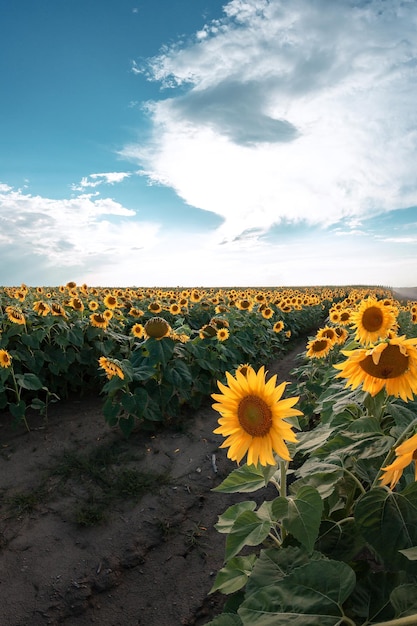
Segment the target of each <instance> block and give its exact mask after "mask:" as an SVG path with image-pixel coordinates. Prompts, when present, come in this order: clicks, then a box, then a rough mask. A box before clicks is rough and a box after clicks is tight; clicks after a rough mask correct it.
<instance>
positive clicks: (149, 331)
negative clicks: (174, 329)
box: [144, 317, 171, 339]
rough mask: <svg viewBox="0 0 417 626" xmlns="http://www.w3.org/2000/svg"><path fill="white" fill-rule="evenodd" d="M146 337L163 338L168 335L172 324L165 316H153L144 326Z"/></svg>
mask: <svg viewBox="0 0 417 626" xmlns="http://www.w3.org/2000/svg"><path fill="white" fill-rule="evenodd" d="M144 331H145V336H146V338H151V337H152V338H153V339H163V338H164V337H168V335H169V334H170V332H171V326H170V325H169V324H168V322H167V321H166V320H164V318H163V317H151V319H149V320H148V321H147V322H146V324H145V326H144Z"/></svg>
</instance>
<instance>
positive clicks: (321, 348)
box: [307, 337, 333, 359]
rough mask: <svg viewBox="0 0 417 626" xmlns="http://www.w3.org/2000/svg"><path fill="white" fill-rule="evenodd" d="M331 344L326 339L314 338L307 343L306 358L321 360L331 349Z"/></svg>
mask: <svg viewBox="0 0 417 626" xmlns="http://www.w3.org/2000/svg"><path fill="white" fill-rule="evenodd" d="M332 346H333V344H332V342H331V341H330V339H328V338H327V337H319V338H317V337H315V338H314V339H311V340H310V341H309V342H308V343H307V356H308V357H309V358H310V359H323V358H324V357H325V356H327V355H328V354H329V352H330V350H331V349H332Z"/></svg>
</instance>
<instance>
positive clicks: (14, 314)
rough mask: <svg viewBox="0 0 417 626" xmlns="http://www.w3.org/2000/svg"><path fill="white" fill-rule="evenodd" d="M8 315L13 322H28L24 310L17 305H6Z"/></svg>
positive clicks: (22, 323)
mask: <svg viewBox="0 0 417 626" xmlns="http://www.w3.org/2000/svg"><path fill="white" fill-rule="evenodd" d="M6 313H7V317H8V318H9V320H10V321H11V322H13V324H21V325H24V324H26V318H25V316H24V314H23V313H22V311H21V310H20V309H18V308H16V307H15V306H6Z"/></svg>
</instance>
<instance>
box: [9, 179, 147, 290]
mask: <svg viewBox="0 0 417 626" xmlns="http://www.w3.org/2000/svg"><path fill="white" fill-rule="evenodd" d="M135 215H136V214H135V212H134V211H132V210H130V209H127V208H125V207H123V206H122V205H121V204H120V203H118V202H115V201H114V200H112V199H111V198H97V197H96V196H95V195H94V194H80V195H78V196H77V197H74V198H71V199H64V200H55V199H51V198H44V197H41V196H32V195H30V194H28V193H22V191H20V190H14V189H12V188H11V187H9V186H8V185H2V186H0V232H1V245H2V255H3V256H6V257H7V256H10V254H9V253H8V252H7V250H8V249H10V250H12V251H13V256H14V258H15V259H18V258H19V257H20V256H24V257H25V258H26V259H30V257H31V256H36V257H37V258H39V257H40V258H42V260H43V263H44V264H45V265H47V266H49V268H52V267H54V268H57V267H61V268H65V266H69V267H78V268H79V270H80V272H81V273H82V270H83V268H86V267H87V266H89V267H91V266H94V264H95V263H96V264H98V263H99V264H100V265H101V266H102V267H103V268H104V269H105V268H107V267H109V266H111V265H113V264H114V263H115V260H117V262H118V263H123V262H124V261H125V262H129V261H130V262H132V263H134V261H135V255H137V253H138V251H139V250H143V249H146V250H148V249H152V247H153V246H155V245H156V243H157V240H158V231H159V225H158V224H156V223H151V222H138V221H137V220H135V219H134V218H135ZM2 269H3V272H2V273H4V276H3V277H0V283H1V284H10V282H9V274H10V271H11V269H12V268H11V266H10V264H8V267H7V268H6V267H4V266H3V267H2Z"/></svg>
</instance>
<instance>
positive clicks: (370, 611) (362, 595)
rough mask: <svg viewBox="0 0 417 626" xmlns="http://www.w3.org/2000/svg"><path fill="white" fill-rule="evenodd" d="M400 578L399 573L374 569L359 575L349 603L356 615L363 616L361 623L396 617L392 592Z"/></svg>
mask: <svg viewBox="0 0 417 626" xmlns="http://www.w3.org/2000/svg"><path fill="white" fill-rule="evenodd" d="M398 579H399V576H398V574H397V573H395V574H393V573H391V572H373V571H369V572H368V573H367V575H366V576H363V575H361V576H360V577H359V579H358V581H357V584H356V587H355V589H354V591H353V593H352V595H351V596H350V598H349V600H348V605H349V606H350V607H352V610H353V612H354V614H355V615H357V616H358V617H360V618H362V620H361V621H360V623H361V624H362V623H363V622H364V623H366V624H368V623H370V624H371V623H372V624H373V623H374V622H377V623H379V622H382V621H385V620H391V619H393V618H394V609H393V607H392V605H391V602H390V594H391V592H392V590H393V589H395V587H396V586H397V585H398ZM347 608H348V607H347Z"/></svg>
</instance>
